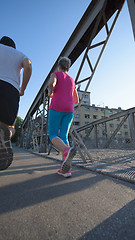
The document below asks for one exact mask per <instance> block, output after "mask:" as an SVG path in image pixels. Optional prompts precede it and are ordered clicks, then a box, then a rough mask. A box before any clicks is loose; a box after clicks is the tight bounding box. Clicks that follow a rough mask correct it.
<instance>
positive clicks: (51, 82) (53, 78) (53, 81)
mask: <svg viewBox="0 0 135 240" xmlns="http://www.w3.org/2000/svg"><path fill="white" fill-rule="evenodd" d="M56 83H57V77H56V75H55V73H52V74H51V76H50V80H49V92H48V96H49V97H50V96H51V94H52V92H53V89H54V87H55V85H56Z"/></svg>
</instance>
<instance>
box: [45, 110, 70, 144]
mask: <svg viewBox="0 0 135 240" xmlns="http://www.w3.org/2000/svg"><path fill="white" fill-rule="evenodd" d="M73 115H74V114H73V113H72V112H58V111H55V110H53V109H49V123H48V129H49V138H50V140H51V141H52V139H53V138H54V137H60V138H61V139H62V140H63V142H64V143H65V144H68V143H69V142H68V132H69V129H70V126H71V123H72V119H73ZM59 129H60V132H59Z"/></svg>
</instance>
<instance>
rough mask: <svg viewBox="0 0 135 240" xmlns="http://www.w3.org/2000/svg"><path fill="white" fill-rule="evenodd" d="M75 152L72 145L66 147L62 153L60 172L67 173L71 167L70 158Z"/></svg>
mask: <svg viewBox="0 0 135 240" xmlns="http://www.w3.org/2000/svg"><path fill="white" fill-rule="evenodd" d="M75 154H76V150H75V148H74V147H67V148H66V149H65V150H64V153H63V162H62V165H61V172H62V174H65V173H68V171H69V170H70V168H71V163H72V159H73V157H74V156H75Z"/></svg>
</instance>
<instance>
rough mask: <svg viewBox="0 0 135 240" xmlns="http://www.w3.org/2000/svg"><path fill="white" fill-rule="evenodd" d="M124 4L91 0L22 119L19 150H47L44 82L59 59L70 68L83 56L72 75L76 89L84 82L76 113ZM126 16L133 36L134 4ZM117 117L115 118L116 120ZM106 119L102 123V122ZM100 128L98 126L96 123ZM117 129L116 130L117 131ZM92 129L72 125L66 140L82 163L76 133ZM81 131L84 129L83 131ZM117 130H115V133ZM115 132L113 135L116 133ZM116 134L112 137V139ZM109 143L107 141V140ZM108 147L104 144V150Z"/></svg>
mask: <svg viewBox="0 0 135 240" xmlns="http://www.w3.org/2000/svg"><path fill="white" fill-rule="evenodd" d="M124 2H125V0H115V1H112V0H92V1H91V3H90V5H89V6H88V8H87V10H86V12H85V13H84V15H83V17H82V18H81V20H80V22H79V23H78V25H77V27H76V28H75V30H74V32H73V33H72V35H71V37H70V38H69V40H68V42H67V44H66V45H65V47H64V49H63V50H62V52H61V53H60V55H59V57H58V59H57V60H56V62H55V64H54V65H53V67H52V69H51V71H50V72H49V74H48V76H47V77H46V79H45V81H44V83H43V85H42V87H41V89H40V90H39V92H38V94H37V96H36V98H35V99H34V101H33V103H32V105H31V107H30V109H29V111H28V113H27V115H26V117H25V119H24V122H23V127H22V139H21V142H22V146H23V147H25V148H30V147H33V148H34V150H36V151H39V152H47V148H48V129H47V126H48V108H49V98H48V91H47V88H48V82H49V77H50V74H51V73H52V72H55V71H56V70H57V62H58V60H59V58H60V56H67V57H69V58H70V59H71V62H72V65H73V64H74V62H75V61H76V60H77V59H78V57H79V56H80V55H81V54H82V53H83V52H84V53H83V54H84V55H83V59H82V61H81V64H80V66H79V69H78V72H77V74H76V78H75V83H76V85H78V84H80V83H82V82H85V84H86V85H85V90H84V93H83V96H82V99H81V100H80V102H79V104H78V107H77V109H76V112H75V115H74V117H75V116H76V114H77V111H78V109H79V107H80V106H81V103H82V100H83V98H84V96H85V93H86V91H87V89H88V87H89V85H90V83H91V80H92V78H93V76H94V74H95V71H96V69H97V66H98V64H99V62H100V59H101V56H102V54H103V52H104V49H105V47H106V45H107V42H108V40H109V37H110V35H111V33H112V31H113V28H114V26H115V24H116V22H117V19H118V17H119V14H120V12H121V10H122V7H123V4H124ZM128 6H129V12H130V15H131V21H132V24H133V32H134V33H135V19H134V18H135V17H134V16H135V1H134V0H128ZM112 16H114V19H113V22H112V24H111V27H110V28H109V25H108V21H109V19H110V18H111V17H112ZM103 28H105V31H106V37H105V39H104V40H101V41H98V42H96V43H95V44H93V40H94V39H95V37H96V36H97V35H98V33H99V32H100V31H101V30H102V29H103ZM99 46H100V47H101V50H100V52H99V55H97V60H96V63H95V64H94V65H93V63H92V61H91V59H90V57H89V52H90V51H91V50H92V49H94V48H97V47H99ZM85 62H87V63H88V66H89V68H90V76H88V77H87V78H85V79H80V73H81V71H82V69H83V66H84V63H85ZM129 114H130V117H131V119H132V128H133V131H134V129H135V127H134V119H133V118H134V111H131V112H130V113H129ZM129 114H126V113H125V115H124V120H125V119H126V118H127V117H128V116H129ZM116 117H117V116H116ZM105 120H106V119H104V121H105ZM124 120H123V121H122V122H121V125H122V124H123V123H124ZM99 124H100V123H99ZM121 125H120V126H119V127H121ZM93 127H95V129H96V127H97V124H96V123H95V124H94V123H93V125H92V124H91V123H90V124H88V125H87V126H84V127H82V129H81V128H80V129H78V130H76V129H75V128H74V126H73V124H72V127H71V130H70V136H71V138H72V140H73V142H74V144H75V145H76V147H77V149H78V152H79V154H80V156H81V157H82V159H83V160H84V161H86V159H87V158H88V159H90V158H91V156H90V154H89V152H88V150H87V148H86V146H85V144H84V143H83V141H82V139H81V137H80V135H79V132H80V131H83V130H84V129H89V132H91V130H92V129H93ZM83 128H84V129H83ZM117 130H118V129H117ZM117 130H116V132H117ZM116 132H115V133H114V134H113V136H115V134H116ZM132 135H133V139H134V141H135V137H134V136H135V133H133V134H132ZM113 136H112V138H113ZM110 141H111V139H110ZM107 146H108V145H107V144H106V147H107Z"/></svg>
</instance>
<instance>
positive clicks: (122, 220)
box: [78, 200, 135, 240]
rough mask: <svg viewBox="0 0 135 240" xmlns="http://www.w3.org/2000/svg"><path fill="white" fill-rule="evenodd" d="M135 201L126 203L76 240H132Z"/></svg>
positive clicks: (134, 236) (133, 236)
mask: <svg viewBox="0 0 135 240" xmlns="http://www.w3.org/2000/svg"><path fill="white" fill-rule="evenodd" d="M134 213H135V200H133V201H131V202H130V203H128V204H127V205H126V206H124V207H123V208H121V209H120V210H119V211H117V212H116V213H115V214H113V215H112V216H111V217H109V218H108V219H106V220H105V221H103V222H102V223H101V224H100V225H98V226H97V227H95V228H94V229H92V230H91V231H90V232H87V233H86V234H85V235H84V236H82V237H81V238H79V239H78V240H84V239H85V240H134V239H135V228H134V227H133V225H134V223H135V214H134Z"/></svg>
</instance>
